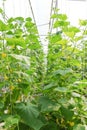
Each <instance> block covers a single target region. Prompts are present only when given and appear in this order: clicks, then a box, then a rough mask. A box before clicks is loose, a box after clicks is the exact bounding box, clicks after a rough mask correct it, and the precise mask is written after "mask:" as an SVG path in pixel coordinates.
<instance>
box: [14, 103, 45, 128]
mask: <svg viewBox="0 0 87 130" xmlns="http://www.w3.org/2000/svg"><path fill="white" fill-rule="evenodd" d="M16 110H17V112H18V115H19V116H20V117H21V119H22V120H23V121H24V122H25V124H27V125H28V126H30V127H32V128H33V129H34V130H40V128H41V127H42V126H43V125H44V124H43V122H42V121H41V120H39V119H38V116H39V111H38V109H37V106H36V105H33V104H31V103H27V104H24V103H19V104H16Z"/></svg>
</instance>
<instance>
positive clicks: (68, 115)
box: [61, 106, 74, 120]
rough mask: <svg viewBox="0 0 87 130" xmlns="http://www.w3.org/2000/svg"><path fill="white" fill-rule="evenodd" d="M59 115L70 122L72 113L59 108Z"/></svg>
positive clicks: (66, 109)
mask: <svg viewBox="0 0 87 130" xmlns="http://www.w3.org/2000/svg"><path fill="white" fill-rule="evenodd" d="M61 113H62V115H63V116H64V117H65V119H66V120H71V119H72V118H73V115H74V112H73V111H72V110H69V109H68V108H65V107H63V106H62V107H61Z"/></svg>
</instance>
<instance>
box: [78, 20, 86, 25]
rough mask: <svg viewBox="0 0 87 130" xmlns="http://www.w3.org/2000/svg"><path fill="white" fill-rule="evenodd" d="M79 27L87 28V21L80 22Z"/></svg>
mask: <svg viewBox="0 0 87 130" xmlns="http://www.w3.org/2000/svg"><path fill="white" fill-rule="evenodd" d="M79 25H80V26H86V25H87V20H79Z"/></svg>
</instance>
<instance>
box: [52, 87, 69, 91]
mask: <svg viewBox="0 0 87 130" xmlns="http://www.w3.org/2000/svg"><path fill="white" fill-rule="evenodd" d="M54 91H57V92H67V91H68V89H67V88H65V87H57V88H55V89H54Z"/></svg>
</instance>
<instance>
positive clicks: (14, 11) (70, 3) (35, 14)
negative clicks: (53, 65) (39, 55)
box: [0, 0, 87, 46]
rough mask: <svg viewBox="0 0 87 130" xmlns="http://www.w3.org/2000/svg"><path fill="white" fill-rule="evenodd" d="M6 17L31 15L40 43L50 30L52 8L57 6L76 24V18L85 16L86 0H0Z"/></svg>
mask: <svg viewBox="0 0 87 130" xmlns="http://www.w3.org/2000/svg"><path fill="white" fill-rule="evenodd" d="M3 6H4V10H5V12H6V14H7V16H8V17H17V16H22V17H31V18H32V19H33V21H34V22H35V23H36V26H37V28H38V32H39V35H40V38H41V41H42V43H43V44H44V46H45V45H47V42H46V41H44V39H45V37H46V35H47V33H48V32H49V31H50V32H52V24H53V21H52V20H51V19H50V16H51V15H52V13H53V11H52V8H59V9H60V12H61V13H66V14H67V15H68V17H69V20H70V22H71V24H74V25H77V24H78V19H86V18H87V13H86V12H87V0H4V2H3V0H1V1H0V7H1V8H3Z"/></svg>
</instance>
